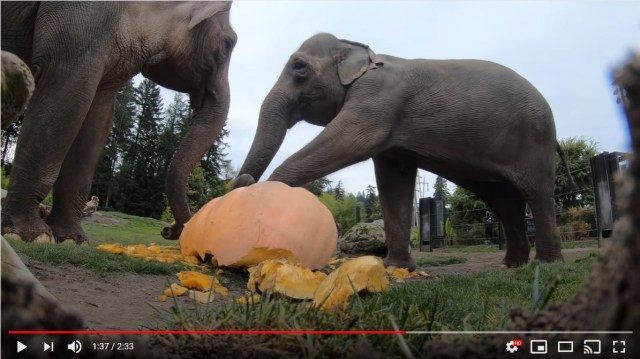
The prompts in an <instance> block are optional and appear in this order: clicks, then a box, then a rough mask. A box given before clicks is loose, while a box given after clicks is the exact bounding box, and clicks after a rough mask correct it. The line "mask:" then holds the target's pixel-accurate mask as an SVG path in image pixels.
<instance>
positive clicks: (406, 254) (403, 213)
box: [373, 156, 417, 270]
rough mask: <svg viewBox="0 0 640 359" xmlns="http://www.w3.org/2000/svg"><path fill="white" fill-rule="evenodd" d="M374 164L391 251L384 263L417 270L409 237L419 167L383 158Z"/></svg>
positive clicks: (374, 160) (375, 160)
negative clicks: (410, 248)
mask: <svg viewBox="0 0 640 359" xmlns="http://www.w3.org/2000/svg"><path fill="white" fill-rule="evenodd" d="M373 164H374V167H375V172H376V182H377V184H378V192H379V195H380V204H381V205H382V217H383V220H384V234H385V240H386V242H387V248H388V250H389V253H388V254H387V258H385V260H384V264H385V265H386V266H395V267H402V268H408V269H409V270H414V269H415V267H416V265H415V262H414V261H413V259H412V258H411V253H410V250H409V242H410V241H409V239H410V238H409V237H410V235H411V217H412V214H413V213H412V211H413V206H412V203H413V197H414V189H415V180H416V174H417V168H416V167H412V166H404V165H402V164H400V163H398V162H395V161H394V160H392V159H389V158H386V157H384V156H377V157H374V158H373Z"/></svg>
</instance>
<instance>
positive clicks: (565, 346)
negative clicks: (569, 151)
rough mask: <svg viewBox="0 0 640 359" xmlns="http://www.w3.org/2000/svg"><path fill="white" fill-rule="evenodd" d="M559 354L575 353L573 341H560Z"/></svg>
mask: <svg viewBox="0 0 640 359" xmlns="http://www.w3.org/2000/svg"><path fill="white" fill-rule="evenodd" d="M558 353H573V341H572V340H559V341H558Z"/></svg>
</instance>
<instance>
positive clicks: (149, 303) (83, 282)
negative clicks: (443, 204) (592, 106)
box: [21, 248, 600, 330]
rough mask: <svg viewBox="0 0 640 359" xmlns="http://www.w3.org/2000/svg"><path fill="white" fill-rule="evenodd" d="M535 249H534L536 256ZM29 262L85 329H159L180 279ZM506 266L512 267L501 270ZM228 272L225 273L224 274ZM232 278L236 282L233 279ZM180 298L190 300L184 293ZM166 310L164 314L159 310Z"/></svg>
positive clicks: (473, 267) (473, 256)
mask: <svg viewBox="0 0 640 359" xmlns="http://www.w3.org/2000/svg"><path fill="white" fill-rule="evenodd" d="M599 251H600V249H598V248H575V249H567V250H564V251H563V255H564V258H565V261H567V262H570V261H575V260H576V259H578V258H582V257H584V256H586V255H588V254H589V253H590V252H599ZM413 256H414V258H422V257H434V256H456V257H464V258H466V259H467V261H466V262H465V263H460V264H452V265H446V266H441V267H427V268H418V270H424V271H427V272H428V273H429V277H427V278H424V279H422V280H433V279H434V278H439V277H441V276H447V275H460V274H461V275H465V274H473V273H477V272H481V271H486V270H491V269H500V268H501V265H500V262H501V259H502V257H503V256H504V253H503V252H497V253H439V252H433V253H425V252H415V253H414V254H413ZM533 256H534V254H533V253H532V257H533ZM21 258H22V259H23V261H24V262H25V264H26V265H27V267H28V268H29V269H30V270H31V271H32V272H33V274H34V275H35V277H36V278H38V279H39V280H40V281H41V282H42V284H44V286H45V287H46V288H47V289H48V290H49V291H50V292H51V294H53V295H54V296H55V297H56V298H58V300H59V301H60V303H61V304H62V305H63V306H64V307H66V308H68V309H70V310H73V311H75V312H77V313H79V314H80V315H81V316H82V317H83V318H84V320H85V325H86V327H87V329H93V330H107V329H120V330H134V329H158V328H163V327H161V326H158V325H159V324H160V322H161V320H162V318H163V317H168V314H167V313H168V311H169V310H170V308H171V305H172V303H173V302H172V301H171V300H167V301H166V302H164V303H163V302H160V301H158V300H157V297H158V296H159V295H161V294H162V292H163V290H164V289H165V288H167V287H168V283H172V282H176V281H177V278H176V276H175V275H140V274H134V273H106V274H96V273H93V272H91V271H89V270H86V269H83V268H78V267H75V266H72V265H51V264H47V263H42V262H38V261H35V260H33V259H30V258H27V257H24V256H21ZM503 270H508V269H503ZM223 277H224V274H223ZM232 283H233V282H232ZM229 292H230V294H229V296H228V297H227V299H226V300H232V299H233V298H238V297H239V296H241V295H242V294H243V293H244V292H246V289H245V287H244V286H242V285H241V284H236V285H234V286H232V287H230V288H229ZM179 300H182V301H185V302H186V301H187V299H186V298H179ZM159 313H165V314H159Z"/></svg>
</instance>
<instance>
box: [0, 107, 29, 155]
mask: <svg viewBox="0 0 640 359" xmlns="http://www.w3.org/2000/svg"><path fill="white" fill-rule="evenodd" d="M22 117H23V116H22V115H21V116H20V117H18V119H17V120H15V121H14V122H13V123H12V124H10V125H9V127H7V128H6V129H4V131H2V158H1V159H0V165H1V166H3V167H4V165H5V164H6V163H8V162H11V158H10V157H11V154H12V152H13V151H12V149H13V148H14V147H15V145H16V142H17V141H18V134H19V133H20V126H21V125H22Z"/></svg>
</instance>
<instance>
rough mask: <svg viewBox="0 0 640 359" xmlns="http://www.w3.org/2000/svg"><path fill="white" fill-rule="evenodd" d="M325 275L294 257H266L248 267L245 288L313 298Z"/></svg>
mask: <svg viewBox="0 0 640 359" xmlns="http://www.w3.org/2000/svg"><path fill="white" fill-rule="evenodd" d="M326 276H327V275H326V274H324V273H322V272H314V271H312V270H311V269H309V268H307V267H305V266H304V265H302V263H301V262H300V261H297V260H295V259H288V258H280V259H268V260H266V261H263V262H260V264H258V265H257V266H255V267H252V268H251V269H250V274H249V281H248V282H247V288H249V290H250V291H251V292H255V291H256V290H259V291H260V292H262V293H264V292H266V291H273V292H275V293H279V294H282V295H285V296H287V297H289V298H294V299H313V293H314V292H315V290H316V288H318V286H319V285H320V282H322V281H323V280H324V279H325V278H326Z"/></svg>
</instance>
